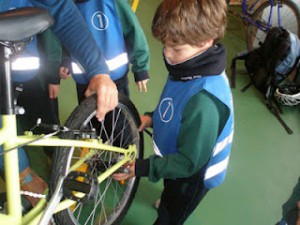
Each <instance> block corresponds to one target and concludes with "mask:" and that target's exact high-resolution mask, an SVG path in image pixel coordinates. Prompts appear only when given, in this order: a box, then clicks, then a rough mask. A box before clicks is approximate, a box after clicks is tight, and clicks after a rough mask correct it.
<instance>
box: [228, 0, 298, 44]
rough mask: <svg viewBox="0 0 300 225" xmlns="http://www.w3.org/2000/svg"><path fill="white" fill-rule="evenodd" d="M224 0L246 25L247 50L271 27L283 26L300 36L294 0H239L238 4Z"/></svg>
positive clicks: (258, 41)
mask: <svg viewBox="0 0 300 225" xmlns="http://www.w3.org/2000/svg"><path fill="white" fill-rule="evenodd" d="M226 1H227V3H228V4H229V13H230V14H231V15H234V16H236V17H239V18H241V19H242V20H243V22H244V24H245V26H246V45H247V49H248V50H252V49H253V48H255V47H257V46H258V45H259V43H260V42H263V40H264V39H265V37H266V32H267V31H268V30H269V29H270V28H272V27H283V28H285V29H287V30H289V31H291V32H293V33H295V34H297V35H298V36H300V11H299V7H298V5H297V4H298V2H296V1H294V0H267V1H265V0H252V1H249V0H241V1H240V4H239V5H236V1H233V0H231V1H230V0H226ZM297 1H298V0H297ZM231 2H232V3H235V4H231Z"/></svg>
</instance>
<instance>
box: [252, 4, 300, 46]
mask: <svg viewBox="0 0 300 225" xmlns="http://www.w3.org/2000/svg"><path fill="white" fill-rule="evenodd" d="M274 2H277V0H274ZM281 2H282V3H283V4H284V5H286V6H288V7H289V8H290V9H291V10H292V11H294V13H295V15H296V20H297V24H298V34H297V35H298V37H300V9H299V7H298V6H297V5H296V3H295V2H293V1H291V0H281ZM276 4H278V3H276ZM269 5H270V3H269V1H266V2H263V3H262V4H261V5H260V6H259V7H258V8H257V9H256V10H255V11H254V12H253V14H252V15H251V19H252V20H255V18H256V17H257V15H259V14H260V13H261V12H262V11H263V10H264V9H265V8H267V7H268V6H269ZM253 26H254V25H252V24H249V25H248V26H247V28H246V44H247V49H248V50H252V46H251V45H252V43H251V38H249V37H250V36H251V29H250V27H253Z"/></svg>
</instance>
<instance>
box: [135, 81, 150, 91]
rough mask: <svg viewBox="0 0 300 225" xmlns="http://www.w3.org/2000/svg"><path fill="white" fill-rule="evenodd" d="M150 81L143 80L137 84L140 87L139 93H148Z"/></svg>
mask: <svg viewBox="0 0 300 225" xmlns="http://www.w3.org/2000/svg"><path fill="white" fill-rule="evenodd" d="M148 81H149V79H147V80H141V81H138V82H136V85H137V86H138V90H139V92H143V90H144V91H145V92H147V82H148Z"/></svg>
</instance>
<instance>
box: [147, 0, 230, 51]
mask: <svg viewBox="0 0 300 225" xmlns="http://www.w3.org/2000/svg"><path fill="white" fill-rule="evenodd" d="M226 11H227V4H226V1H225V0H163V1H162V2H161V3H160V5H159V6H158V8H157V10H156V12H155V15H154V18H153V21H152V34H153V36H154V37H155V38H157V39H158V40H159V41H161V42H162V43H164V44H165V43H168V44H174V45H181V44H189V45H194V46H197V45H199V44H201V43H202V42H204V41H207V40H210V39H213V40H214V42H215V43H216V42H218V41H219V40H220V39H221V38H223V36H224V33H225V29H226V22H227V21H226Z"/></svg>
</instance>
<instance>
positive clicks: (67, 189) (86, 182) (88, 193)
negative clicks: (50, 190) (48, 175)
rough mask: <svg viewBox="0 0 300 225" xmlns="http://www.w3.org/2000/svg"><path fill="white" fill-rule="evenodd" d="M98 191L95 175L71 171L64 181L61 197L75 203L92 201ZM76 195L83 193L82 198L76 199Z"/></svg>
mask: <svg viewBox="0 0 300 225" xmlns="http://www.w3.org/2000/svg"><path fill="white" fill-rule="evenodd" d="M97 191H98V182H97V176H96V174H91V173H89V172H85V173H83V172H77V171H73V172H71V173H70V174H68V176H67V177H66V178H65V180H64V184H63V195H64V197H65V198H68V199H71V200H73V201H76V202H86V201H90V200H94V198H95V196H96V194H97ZM77 193H83V194H84V196H83V197H78V195H76V194H77Z"/></svg>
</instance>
